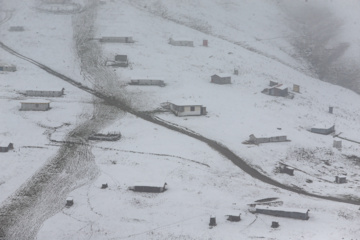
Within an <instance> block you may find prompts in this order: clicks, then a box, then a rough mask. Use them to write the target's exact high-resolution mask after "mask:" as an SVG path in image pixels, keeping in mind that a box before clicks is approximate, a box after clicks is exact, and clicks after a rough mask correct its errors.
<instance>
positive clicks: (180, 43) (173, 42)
mask: <svg viewBox="0 0 360 240" xmlns="http://www.w3.org/2000/svg"><path fill="white" fill-rule="evenodd" d="M169 43H170V44H171V45H173V46H182V47H193V46H194V42H193V41H186V40H179V41H177V40H173V39H170V41H169Z"/></svg>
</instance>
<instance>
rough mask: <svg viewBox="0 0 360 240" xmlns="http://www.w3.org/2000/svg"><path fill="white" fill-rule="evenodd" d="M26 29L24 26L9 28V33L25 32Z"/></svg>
mask: <svg viewBox="0 0 360 240" xmlns="http://www.w3.org/2000/svg"><path fill="white" fill-rule="evenodd" d="M23 31H24V27H23V26H11V27H10V28H9V32H23Z"/></svg>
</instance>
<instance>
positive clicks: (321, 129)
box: [310, 125, 335, 135]
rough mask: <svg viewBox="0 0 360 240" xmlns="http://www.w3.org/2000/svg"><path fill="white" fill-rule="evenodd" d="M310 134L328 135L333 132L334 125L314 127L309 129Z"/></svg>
mask: <svg viewBox="0 0 360 240" xmlns="http://www.w3.org/2000/svg"><path fill="white" fill-rule="evenodd" d="M310 132H313V133H318V134H324V135H328V134H330V133H333V132H335V125H333V126H331V127H328V126H326V125H323V126H320V125H319V126H314V127H312V128H311V129H310Z"/></svg>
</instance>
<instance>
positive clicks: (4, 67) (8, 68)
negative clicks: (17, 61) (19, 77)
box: [0, 64, 16, 72]
mask: <svg viewBox="0 0 360 240" xmlns="http://www.w3.org/2000/svg"><path fill="white" fill-rule="evenodd" d="M0 71H4V72H15V71H16V66H15V65H9V64H0Z"/></svg>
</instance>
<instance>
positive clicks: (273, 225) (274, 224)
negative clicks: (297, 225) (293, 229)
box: [271, 222, 280, 228]
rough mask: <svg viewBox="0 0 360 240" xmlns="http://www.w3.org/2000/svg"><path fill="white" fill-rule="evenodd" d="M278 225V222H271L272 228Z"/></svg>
mask: <svg viewBox="0 0 360 240" xmlns="http://www.w3.org/2000/svg"><path fill="white" fill-rule="evenodd" d="M279 226H280V225H279V222H272V223H271V227H272V228H278V227H279Z"/></svg>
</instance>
